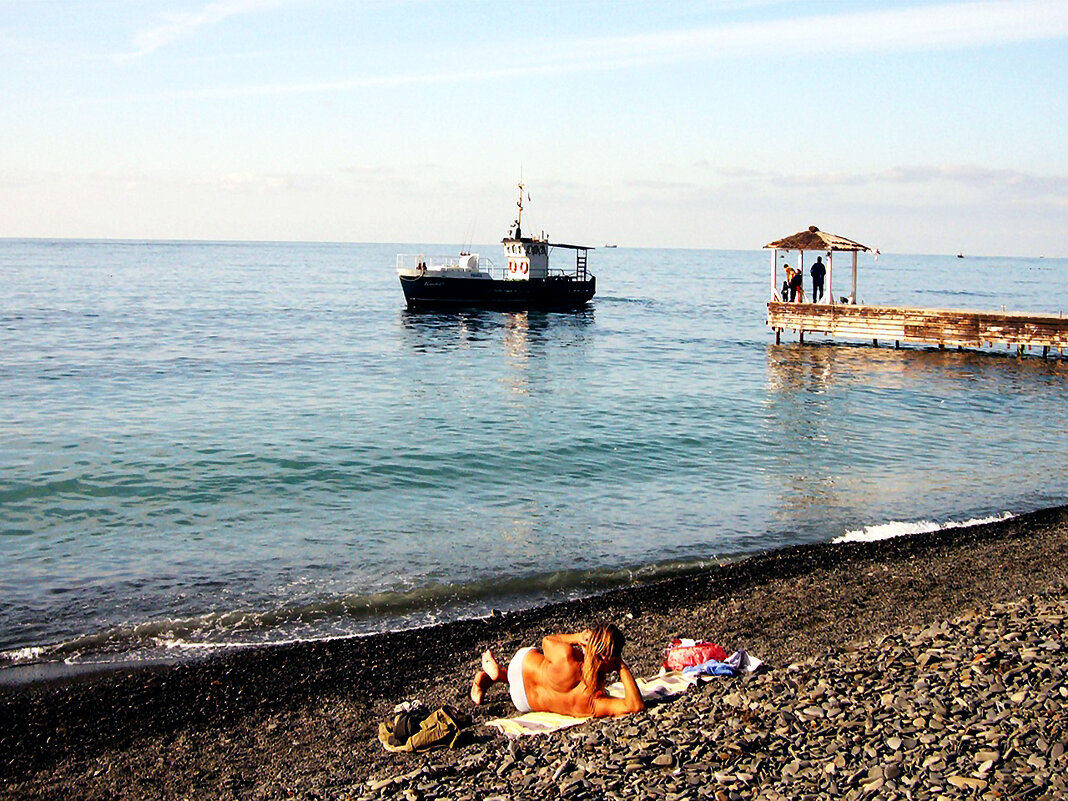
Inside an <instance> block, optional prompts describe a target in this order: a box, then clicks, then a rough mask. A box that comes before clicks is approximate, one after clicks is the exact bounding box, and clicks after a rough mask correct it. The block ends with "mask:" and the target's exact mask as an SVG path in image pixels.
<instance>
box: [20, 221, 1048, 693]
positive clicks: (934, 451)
mask: <svg viewBox="0 0 1068 801" xmlns="http://www.w3.org/2000/svg"><path fill="white" fill-rule="evenodd" d="M531 225H532V226H535V227H540V226H539V221H537V220H533V221H531ZM532 230H533V229H532ZM557 233H559V234H561V235H564V236H567V235H568V233H569V232H567V231H557ZM758 244H760V243H755V246H756V245H758ZM875 244H876V245H877V244H878V243H875ZM411 249H414V250H417V251H425V252H445V251H451V250H452V249H453V248H451V247H448V246H439V245H434V244H432V243H426V244H424V245H420V246H416V247H414V248H413V247H410V246H398V245H393V244H389V245H380V246H379V245H313V244H308V245H302V244H292V245H285V244H240V243H160V242H55V241H0V263H3V265H4V279H3V280H4V283H5V291H4V292H0V321H2V323H3V325H4V329H5V347H4V348H2V349H0V376H2V378H3V383H4V399H3V402H2V403H3V414H0V442H3V443H4V458H3V459H2V460H0V597H3V598H4V604H3V605H2V606H0V666H3V667H2V668H0V678H4V679H6V680H8V681H13V680H17V677H18V676H25V675H27V673H26V671H27V670H30V671H31V674H32V675H38V676H39V675H42V674H43V673H47V672H48V669H50V668H51V667H53V666H58V667H59V668H62V669H67V668H77V667H78V666H81V665H85V664H88V665H97V664H104V665H122V664H125V663H127V662H132V661H138V660H141V661H152V660H159V659H164V660H182V659H187V658H189V657H198V656H201V655H204V654H210V653H216V652H219V651H227V650H231V649H233V648H235V647H237V646H243V645H256V644H267V643H274V644H282V643H294V642H302V641H318V640H329V639H331V638H339V637H340V638H344V637H349V636H352V635H362V634H368V633H373V632H376V631H382V630H389V629H400V628H410V627H418V626H426V625H432V624H435V623H438V622H442V621H449V620H457V619H462V618H469V617H475V618H477V617H481V616H485V615H487V614H488V613H489V611H490V610H491V609H500V610H505V611H507V610H513V609H521V608H529V607H533V606H537V605H539V604H543V603H546V602H549V601H553V600H559V599H562V598H569V597H576V596H579V595H582V594H585V593H589V592H591V591H600V590H603V589H609V588H612V587H618V586H625V585H628V584H630V583H632V582H634V581H635V580H638V581H643V580H648V579H652V578H655V577H658V576H670V575H673V574H679V575H681V574H686V573H688V572H691V571H693V570H700V569H701V568H702V567H704V566H708V565H714V564H717V563H719V562H723V561H728V560H732V559H738V558H741V557H744V556H746V555H749V554H754V553H760V552H763V551H767V550H773V549H777V548H782V547H787V546H790V545H796V544H802V543H813V542H824V541H829V540H833V539H835V538H838V537H841V536H844V535H847V534H848V533H849V532H862V531H871V530H877V529H878V528H879V527H881V526H886V525H889V524H892V523H893V521H899V523H900V525H902V526H908V525H913V524H915V523H916V522H917V521H930V522H931V524H932V525H937V526H941V525H945V524H947V523H948V522H950V521H958V522H959V521H968V520H976V519H980V520H981V519H986V518H989V517H997V516H1000V515H1003V514H1005V513H1010V514H1018V513H1023V512H1027V511H1029V510H1033V509H1038V508H1044V507H1049V506H1054V505H1057V504H1060V503H1062V502H1063V498H1064V493H1065V488H1066V486H1068V474H1066V468H1065V465H1068V430H1066V429H1065V427H1064V426H1061V425H1057V424H1055V421H1059V420H1062V419H1063V418H1064V413H1065V393H1064V382H1065V379H1066V378H1068V361H1065V360H1064V359H1049V360H1045V361H1043V360H1042V359H1039V358H1025V359H1022V360H1018V359H1015V358H1011V357H1008V356H1000V355H990V354H974V353H966V352H965V353H957V352H946V353H939V352H930V351H925V350H911V351H892V350H889V349H886V348H883V349H874V348H870V347H864V346H855V345H841V344H839V345H834V346H820V345H816V346H812V347H808V346H806V347H797V346H796V345H795V344H793V343H791V344H784V345H783V346H775V345H774V344H773V336H772V334H771V333H770V332H769V331H768V330H767V329H766V327H765V326H764V312H765V306H764V303H765V301H766V291H767V290H766V279H767V276H766V266H767V265H766V255H767V254H766V253H764V252H761V251H757V250H754V251H752V252H721V251H681V250H635V249H627V248H618V249H609V250H604V249H601V250H597V251H594V252H592V253H591V254H590V261H591V268H592V267H593V266H594V265H595V266H596V272H597V275H598V282H599V283H598V293H597V295H596V297H595V298H594V300H593V301H592V302H591V304H590V306H589V307H588V308H587V309H585V310H584V311H581V312H576V313H570V314H557V313H501V312H478V313H452V314H432V313H431V314H413V313H410V312H408V311H407V310H406V309H405V307H404V301H403V298H402V296H401V295H400V292H399V289H398V287H397V283H396V276H395V273H394V269H393V264H394V257H395V253H396V252H397V251H398V250H411ZM497 249H498V248H497V246H486V247H485V248H481V250H482V251H483V252H487V253H488V252H496V250H497ZM1065 268H1066V264H1065V262H1064V261H1063V260H1055V259H967V260H957V259H954V258H942V257H930V256H892V255H884V256H881V257H880V260H879V262H878V263H877V264H875V265H872V266H870V267H866V268H865V270H864V271H863V274H862V275H863V280H862V283H861V286H860V289H859V294H860V298H859V299H860V300H861V301H868V302H883V303H895V304H903V305H939V306H953V307H964V308H991V307H993V308H997V307H1000V306H1001V305H1005V306H1007V307H1008V308H1009V309H1026V310H1034V311H1044V312H1052V313H1057V312H1058V311H1060V310H1061V309H1060V306H1059V304H1061V303H1062V302H1063V301H1062V297H1061V295H1060V294H1059V293H1056V292H1050V291H1049V288H1050V287H1051V286H1058V285H1059V283H1060V278H1059V276H1061V275H1062V274H1063V271H1064V269H1065ZM472 554H477V555H478V558H477V560H475V559H472V558H471V555H472Z"/></svg>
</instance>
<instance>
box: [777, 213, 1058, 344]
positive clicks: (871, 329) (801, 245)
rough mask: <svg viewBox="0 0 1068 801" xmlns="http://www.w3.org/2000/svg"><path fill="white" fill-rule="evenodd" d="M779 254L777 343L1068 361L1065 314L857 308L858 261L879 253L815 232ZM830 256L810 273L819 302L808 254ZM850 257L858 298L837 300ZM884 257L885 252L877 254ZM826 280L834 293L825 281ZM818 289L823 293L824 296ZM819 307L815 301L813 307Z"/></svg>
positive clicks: (796, 237)
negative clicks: (888, 345)
mask: <svg viewBox="0 0 1068 801" xmlns="http://www.w3.org/2000/svg"><path fill="white" fill-rule="evenodd" d="M764 247H765V248H767V249H769V250H771V251H772V255H771V300H770V301H769V302H768V319H767V324H768V326H769V327H771V328H772V329H773V330H774V331H775V344H779V342H780V341H781V339H782V332H783V331H785V330H787V329H791V330H794V331H797V332H798V339H799V340H800V341H801V342H804V341H805V334H806V333H823V334H826V335H827V336H833V337H848V338H850V339H870V340H871V341H872V342H873V343H875V344H876V345H878V344H879V343H880V342H893V343H894V347H899V346H900V345H901V343H903V342H904V343H915V344H921V345H937V346H938V347H940V348H946V347H957V348H977V349H982V348H985V347H997V346H999V345H1001V346H1004V347H1006V348H1008V349H1010V350H1011V349H1012V348H1016V353H1017V355H1020V356H1022V355H1023V354H1024V353H1026V352H1027V351H1031V350H1034V349H1036V348H1041V350H1042V356H1043V358H1045V357H1046V356H1048V355H1049V354H1050V351H1054V350H1056V351H1057V353H1058V354H1059V355H1062V356H1063V355H1064V351H1065V349H1068V319H1066V318H1065V317H1063V316H1062V315H1059V314H1058V315H1053V314H1028V313H1019V312H984V311H967V310H963V309H925V308H918V307H912V306H865V305H858V304H857V254H858V253H865V252H870V251H871V248H869V247H868V246H867V245H862V244H860V243H859V242H854V241H853V240H851V239H846V238H845V237H843V236H839V235H838V234H829V233H827V232H826V231H821V230H820V229H819V228H817V227H816V226H815V225H811V226H809V228H808V230H807V231H799V232H798V233H796V234H793V235H791V236H788V237H785V238H784V239H779V240H776V241H775V242H772V243H770V244H767V245H765V246H764ZM782 251H786V253H785V254H784V255H783V259H786V260H787V263H786V264H784V265H783V269H784V270H785V272H786V278H787V280H786V281H785V282H784V283H783V286H782V287H781V288H780V287H779V283H778V281H779V272H778V271H779V255H780V253H781V252H782ZM792 251H796V252H797V254H798V256H797V264H796V267H795V266H792V265H791V264H789V261H788V254H789V253H790V252H792ZM813 251H815V252H822V253H826V257H827V263H826V265H824V264H823V258H822V256H821V257H820V258H817V260H816V263H815V264H813V265H812V267H811V268H810V270H809V272H810V274H811V275H812V278H813V284H814V285H813V292H814V294H816V295H817V297H814V298H806V296H805V293H804V281H803V279H804V276H805V267H806V265H805V253H806V252H809V253H811V252H813ZM842 251H844V252H846V253H849V254H851V256H852V271H851V273H852V274H851V282H850V283H851V291H850V293H849V295H848V296H847V297H842V298H841V302H839V303H835V302H834V298H835V294H834V288H833V286H834V285H833V283H832V282H833V280H834V255H835V253H838V252H842ZM875 256H876V258H878V257H879V251H878V250H876V251H875ZM824 275H825V276H826V282H827V287H826V292H823V278H824ZM817 282H818V284H819V286H818V289H819V292H816V289H817V287H816V283H817ZM812 300H815V301H819V302H815V303H812V302H807V301H812Z"/></svg>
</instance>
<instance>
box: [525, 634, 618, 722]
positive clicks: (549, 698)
mask: <svg viewBox="0 0 1068 801" xmlns="http://www.w3.org/2000/svg"><path fill="white" fill-rule="evenodd" d="M548 650H549V653H548V656H547V655H546V654H545V653H543V652H542V651H538V650H536V649H535V650H532V651H530V652H529V653H527V655H526V657H525V658H524V659H523V685H524V687H525V689H526V694H527V703H529V704H530V708H531V709H533V710H534V711H535V712H557V713H559V714H562V715H572V716H574V717H590V716H591V715H593V714H594V705H593V697H591V695H590V693H589V692H588V691H587V689H586V685H585V683H583V681H582V658H581V653H582V652H581V651H580V650H579V649H578V648H576V647H573V646H571V645H568V646H567V648H566V649H562V648H556V649H553V648H550V649H548ZM599 695H603V693H599Z"/></svg>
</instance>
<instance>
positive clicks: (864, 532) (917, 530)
mask: <svg viewBox="0 0 1068 801" xmlns="http://www.w3.org/2000/svg"><path fill="white" fill-rule="evenodd" d="M1015 516H1016V515H1014V514H1012V513H1011V512H1002V513H1001V514H1000V515H993V516H991V517H976V518H972V519H971V520H962V521H960V522H958V521H956V520H947V521H945V522H944V523H937V522H935V521H933V520H917V521H914V522H903V521H898V520H892V521H890V522H889V523H880V524H879V525H876V526H865V527H864V528H862V529H858V530H855V531H847V532H846V533H845V534H843V535H841V536H840V537H836V538H835V539H834V540H833V542H875V541H876V540H888V539H892V538H894V537H908V536H911V535H913V534H925V533H927V532H929V531H942V530H944V529H950V528H965V527H966V526H978V525H981V524H983V523H997V522H999V521H1001V520H1011V519H1012V518H1014V517H1015Z"/></svg>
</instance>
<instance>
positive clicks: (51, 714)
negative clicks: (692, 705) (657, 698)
mask: <svg viewBox="0 0 1068 801" xmlns="http://www.w3.org/2000/svg"><path fill="white" fill-rule="evenodd" d="M1066 565H1068V507H1059V508H1056V509H1050V510H1043V511H1039V512H1035V513H1032V514H1028V515H1023V516H1020V517H1017V518H1014V519H1012V520H1008V521H1001V522H997V523H990V524H984V525H979V526H974V527H970V528H962V529H950V530H947V531H941V532H933V533H931V534H921V535H914V536H911V537H902V538H897V539H893V540H884V541H881V542H874V543H860V544H854V543H851V544H841V545H815V546H802V547H798V548H791V549H786V550H783V551H777V552H770V553H766V554H763V555H759V556H756V557H753V558H750V559H747V560H744V561H741V562H736V563H730V564H725V565H722V566H720V567H717V568H713V569H708V570H703V571H701V572H698V573H694V574H691V575H686V576H680V577H675V578H672V579H669V580H665V581H660V582H656V583H652V584H646V585H639V586H633V587H628V588H624V589H620V590H614V591H611V592H608V593H605V594H603V595H598V596H596V597H593V598H588V599H583V600H577V601H573V602H567V603H562V604H556V605H551V606H545V607H541V608H538V609H533V610H528V611H525V612H520V613H515V614H509V615H504V616H498V617H493V618H489V619H485V620H475V621H460V622H456V623H451V624H447V625H441V626H436V627H433V628H427V629H421V630H416V631H409V632H397V633H389V634H383V635H376V636H373V637H365V638H356V639H348V640H338V641H332V642H323V643H307V644H300V645H293V646H282V647H275V648H262V649H250V650H247V651H241V652H236V653H231V654H228V655H224V656H221V657H217V658H213V659H210V660H206V661H202V662H195V663H190V664H183V665H178V666H162V667H147V668H136V669H123V670H116V671H110V672H101V673H92V674H86V675H80V676H73V677H68V678H62V679H56V680H50V681H41V682H35V683H32V684H28V685H21V686H3V687H0V720H2V721H3V726H2V727H0V795H3V796H4V797H18V798H114V797H123V798H183V797H198V798H215V797H218V798H235V797H236V798H289V797H294V796H300V797H305V798H361V797H390V796H391V795H393V794H399V795H398V797H434V796H439V795H442V794H445V795H452V794H453V790H452V789H450V788H453V789H455V796H456V797H464V796H465V794H466V795H467V797H475V796H477V793H472V792H471V791H470V790H469V789H465V788H469V787H472V786H473V787H478V786H482V785H480V784H479V781H480V780H479V778H478V776H474V778H472V771H476V770H482V771H485V772H486V776H487V777H489V778H492V780H493V783H494V784H493V786H494V787H497V790H496V791H495V792H496V793H497V794H500V795H513V796H516V797H521V796H525V795H527V794H529V792H531V791H532V790H531V788H532V786H533V785H532V782H533V781H534V779H531V778H530V777H531V776H533V777H535V778H537V777H540V778H537V780H540V781H544V780H545V778H546V777H545V776H544V775H543V774H545V772H546V771H548V772H550V773H553V774H555V773H556V772H557V770H558V769H559V770H560V771H561V776H565V774H566V773H567V772H568V770H571V769H573V768H574V767H575V766H574V765H571V766H570V768H568V770H564V769H561V768H559V765H565V766H566V764H570V763H569V762H565V759H564V757H563V756H562V754H563V751H561V750H560V749H563V748H565V747H566V746H568V745H569V744H571V743H573V742H574V739H573V738H569V737H567V736H566V735H552V736H549V737H543V738H534V739H536V740H538V741H539V742H537V743H536V744H535V743H534V742H533V740H531V743H530V744H529V745H528V744H527V741H523V744H522V746H521V747H522V748H524V749H527V750H528V751H530V753H528V754H527V756H528V757H530V759H531V760H533V762H530V763H529V765H530V769H529V770H528V771H525V772H524V771H517V772H516V773H515V776H514V777H513V776H512V774H511V773H507V772H503V771H502V772H501V775H498V769H499V765H496V764H489V763H490V762H492V761H493V760H494V759H496V758H497V757H498V756H499V757H500V758H502V759H506V758H510V757H509V756H508V755H509V754H512V755H513V756H514V752H515V751H516V748H515V747H513V748H512V749H511V750H510V749H509V744H508V742H507V741H506V740H505V739H504V738H503V737H500V736H495V735H494V734H492V731H491V730H490V729H487V728H486V727H482V726H476V727H475V729H474V742H473V743H471V744H469V745H467V746H466V747H464V748H460V749H456V750H454V751H446V752H436V753H434V754H431V755H420V756H411V755H394V754H389V753H387V752H385V751H384V750H383V749H382V747H381V746H380V745H379V743H378V741H377V739H376V730H377V726H378V723H379V722H380V721H381V720H383V719H385V718H386V716H387V715H388V714H389V712H390V710H391V709H392V707H393V705H394V704H395V703H397V702H398V701H401V700H405V699H409V698H420V699H422V700H423V701H424V702H426V703H427V704H429V705H432V706H436V705H439V704H441V703H452V704H455V705H457V706H461V707H462V708H463V709H465V710H467V711H471V712H473V713H474V715H475V718H476V722H477V721H481V720H488V719H490V718H492V717H497V716H501V715H508V714H511V706H510V704H509V703H508V700H507V693H506V692H505V691H504V690H503V688H494V689H492V690H491V691H490V693H489V694H488V697H487V703H486V704H485V705H484V706H483V707H481V708H479V709H477V710H476V709H474V708H473V707H472V705H471V703H470V700H469V699H468V696H467V694H468V691H469V688H470V679H471V676H472V674H473V673H474V671H475V669H476V667H477V664H478V658H479V654H480V652H481V650H482V649H484V648H486V647H492V648H494V649H495V650H496V651H498V652H500V654H501V655H502V656H503V657H505V658H506V657H508V656H510V655H511V654H512V653H513V652H514V651H515V650H516V649H517V648H519V647H521V646H523V645H530V644H535V643H537V642H538V641H539V640H540V638H541V637H542V636H544V635H545V634H548V633H551V632H553V631H560V630H566V631H574V630H579V629H583V628H586V627H587V626H589V625H590V624H591V623H593V622H596V621H599V620H611V621H615V622H617V623H618V624H620V625H621V627H622V628H623V629H624V632H625V634H626V636H627V638H628V644H627V651H626V655H627V658H628V661H629V662H630V664H631V665H632V668H633V669H634V670H635V672H636V673H637V674H639V675H649V674H652V673H655V672H656V670H657V669H658V668H659V664H660V661H661V660H662V658H663V648H664V645H665V644H666V643H667V641H668V640H670V639H671V638H672V637H674V636H680V635H681V636H693V637H704V638H707V639H711V640H715V641H717V642H719V643H721V644H723V645H724V646H725V647H726V648H727V649H728V651H730V650H732V649H733V648H734V647H738V646H741V647H745V648H746V649H747V650H748V651H749V652H750V653H752V654H755V655H757V656H759V657H760V658H762V659H764V660H765V661H766V662H767V663H768V664H769V666H770V668H771V674H770V675H775V673H776V671H786V670H788V666H790V665H791V664H792V663H797V662H800V661H803V660H807V659H812V658H827V659H830V660H831V661H833V660H834V659H837V658H838V657H839V656H840V655H841V654H843V653H849V652H851V651H852V650H853V646H854V644H856V643H864V642H867V641H872V640H878V638H880V637H883V636H885V635H891V634H898V633H900V632H903V631H906V630H908V629H909V628H910V627H917V626H920V627H922V626H927V625H929V624H931V623H934V622H937V621H942V620H948V619H952V618H957V617H959V616H960V615H962V614H965V613H967V612H969V611H971V610H979V611H980V612H982V610H986V609H988V608H989V607H991V606H992V605H993V604H997V603H1000V602H1008V601H1016V600H1018V599H1021V598H1028V597H1031V596H1049V597H1063V596H1064V595H1065V594H1066V593H1068V567H1066ZM725 681H726V682H739V681H741V680H730V679H728V680H725ZM731 688H732V685H731V684H727V683H725V684H722V685H720V684H715V685H706V690H704V692H705V693H706V694H707V693H718V692H723V693H729V692H731ZM679 703H681V702H672V703H671V704H669V705H665V706H666V707H671V708H673V707H674V705H675V704H679ZM679 709H682V707H679ZM654 714H660V713H654V712H646V713H641V714H640V715H636V716H632V717H631V718H630V719H629V721H631V722H628V720H627V719H624V720H619V721H608V722H603V723H602V722H596V723H594V724H589V726H588V728H590V729H591V731H594V732H596V733H597V736H598V737H600V738H601V739H602V742H601V745H600V746H598V747H601V748H603V749H606V750H607V752H609V753H611V752H613V749H615V750H618V751H619V752H620V753H624V752H630V751H632V750H633V742H631V741H632V740H633V734H628V732H632V730H634V729H635V728H636V724H635V722H637V723H640V722H641V721H642V720H647V721H648V720H652V717H651V716H653V715H654ZM709 722H710V721H709V720H703V721H702V720H698V719H696V718H695V719H694V720H692V721H690V722H689V723H688V722H687V719H686V718H685V717H683V718H682V719H680V721H677V722H676V723H675V724H673V725H675V726H687V725H690V726H692V727H693V728H698V727H699V726H702V725H706V724H708V723H709ZM713 722H714V721H713ZM583 728H584V729H585V728H587V727H583ZM583 736H585V735H583ZM535 752H536V756H535V755H534V754H535ZM621 758H622V757H621ZM673 758H674V757H673ZM776 759H783V757H776V756H774V755H770V754H769V755H768V760H769V761H770V762H774V761H775V760H776ZM554 760H555V761H554ZM568 760H570V758H568ZM514 761H515V760H513V762H514ZM543 763H544V764H543ZM519 764H522V763H519ZM628 764H630V763H628ZM635 764H638V763H635ZM701 764H703V763H701ZM471 765H475V766H476V767H475V768H472V767H470V766H471ZM478 765H481V766H482V767H481V768H478V767H477V766H478ZM429 766H432V767H433V770H432V771H429V772H427V771H424V773H423V774H421V775H422V776H423V779H422V780H421V781H422V783H423V784H424V785H425V786H424V787H423V789H419V787H418V786H416V785H413V784H411V783H408V784H402V783H400V782H392V783H389V782H386V780H387V779H389V778H391V777H397V776H402V775H410V774H412V772H413V771H418V770H419V769H420V768H427V767H429ZM776 767H777V766H776ZM461 768H462V769H461ZM637 769H638V768H635V770H637ZM539 770H541V771H542V772H541V773H539V772H538V771H539ZM709 770H711V768H709ZM661 772H662V771H661ZM431 774H433V775H434V776H436V778H434V779H433V780H432V781H431V779H429V778H427V777H428V776H430V775H431ZM561 776H558V777H557V780H559V779H560V778H561ZM565 778H566V777H565ZM450 782H452V784H450ZM714 784H715V782H714V779H713V777H712V775H711V773H710V775H709V776H708V777H707V782H706V786H714ZM453 785H454V787H453ZM485 786H487V787H488V786H489V785H488V784H486V785H485ZM694 786H695V787H696V785H694ZM584 787H585V785H583V784H582V783H581V782H579V781H577V780H576V781H575V782H572V783H571V784H567V785H563V787H562V789H561V788H560V787H557V791H558V792H556V794H557V795H558V794H560V793H563V794H564V795H569V793H573V794H576V797H581V794H582V793H583V792H584ZM569 788H570V789H569ZM542 789H543V790H544V788H542ZM587 789H588V788H587ZM539 792H540V791H539ZM724 792H726V791H724ZM858 792H860V790H858ZM405 793H407V794H408V795H407V796H405ZM677 795H678V797H679V798H683V797H690V796H687V795H686V794H685V793H681V792H680V793H678V794H677ZM698 795H700V794H699V793H697V791H696V790H695V791H694V795H693V796H692V797H698ZM711 797H715V795H714V794H713V795H712V796H711ZM724 797H730V795H729V794H726V795H724ZM738 797H749V796H747V795H744V794H742V795H739V796H738Z"/></svg>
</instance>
